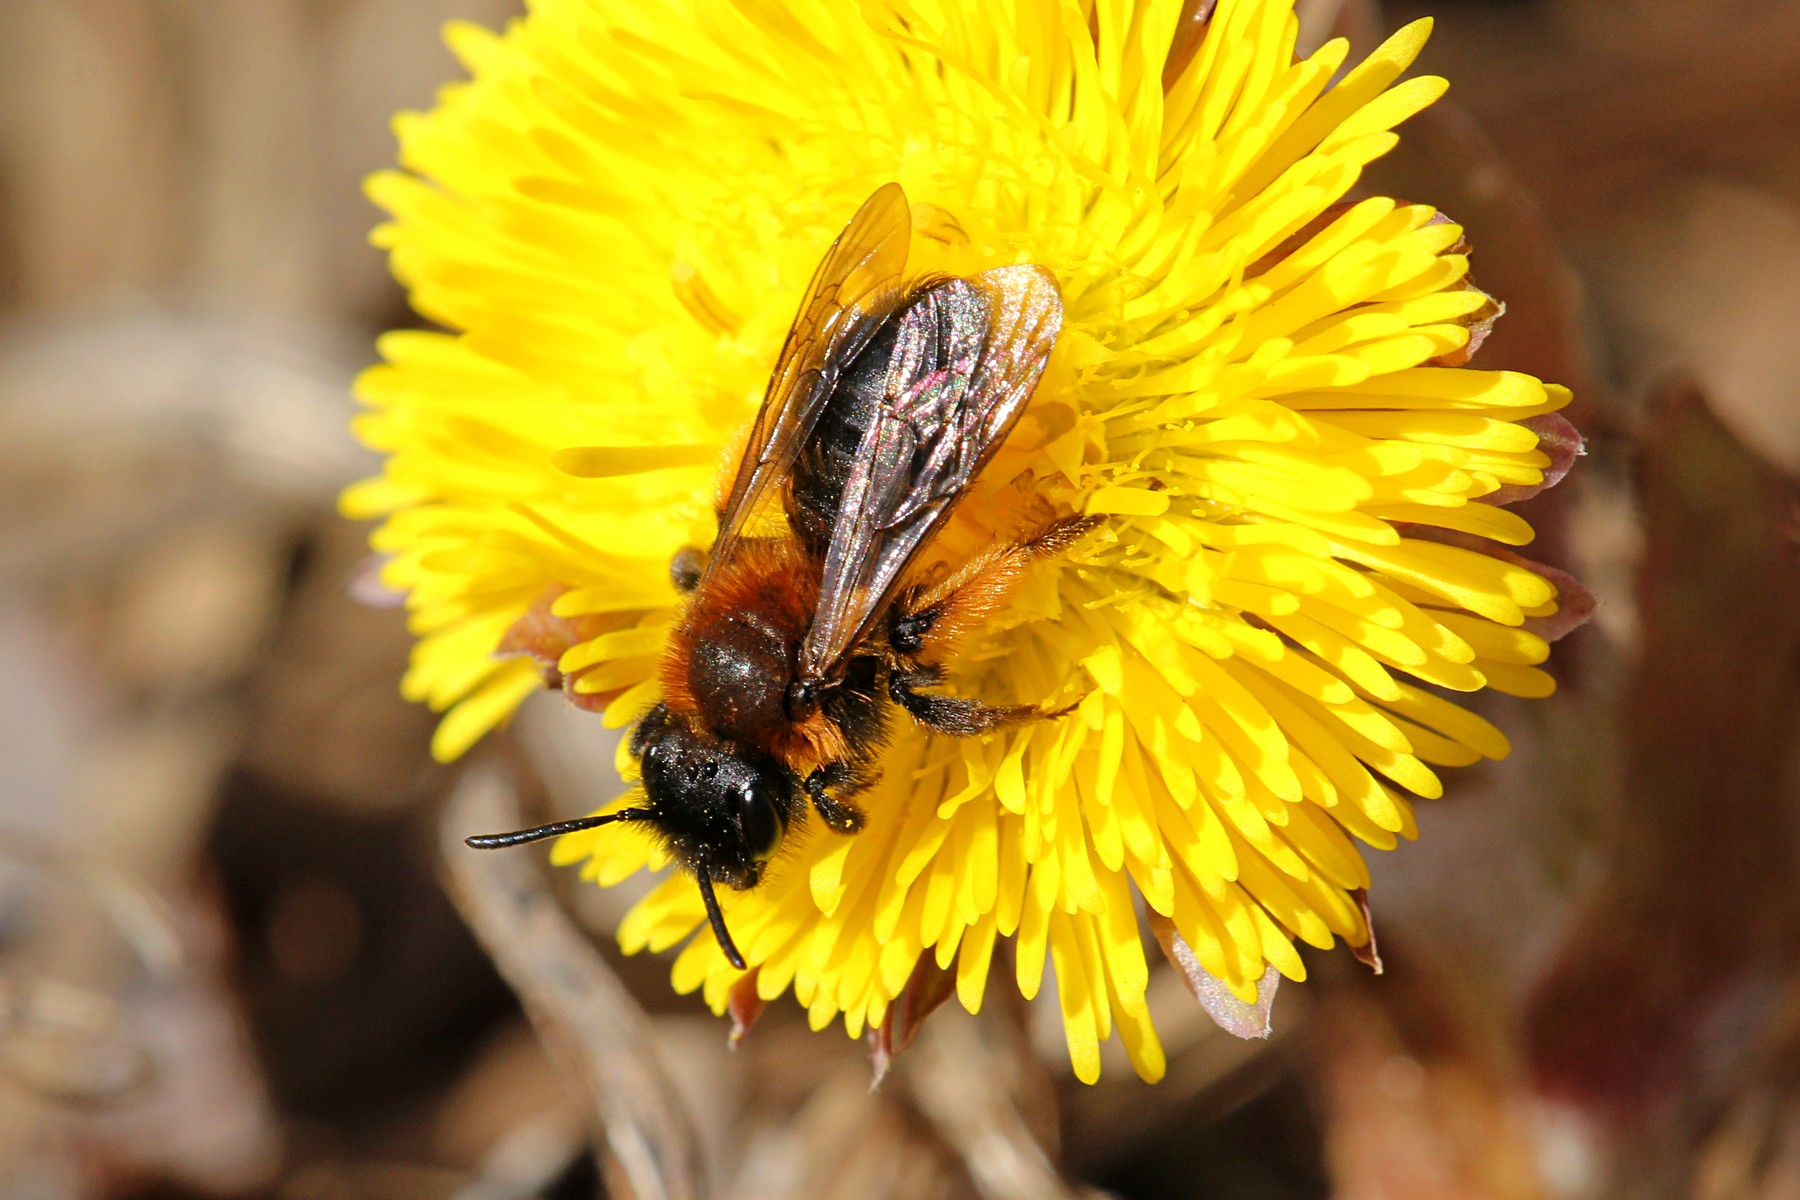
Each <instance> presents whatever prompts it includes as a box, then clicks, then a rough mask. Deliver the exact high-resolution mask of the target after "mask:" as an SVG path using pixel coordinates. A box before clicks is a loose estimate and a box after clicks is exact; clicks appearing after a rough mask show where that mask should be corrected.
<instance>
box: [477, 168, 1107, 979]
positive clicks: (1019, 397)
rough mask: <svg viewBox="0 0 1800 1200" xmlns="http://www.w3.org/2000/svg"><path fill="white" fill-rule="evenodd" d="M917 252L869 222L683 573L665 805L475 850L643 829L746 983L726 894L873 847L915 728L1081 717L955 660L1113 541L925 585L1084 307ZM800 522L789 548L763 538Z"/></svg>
mask: <svg viewBox="0 0 1800 1200" xmlns="http://www.w3.org/2000/svg"><path fill="white" fill-rule="evenodd" d="M911 236H912V216H911V211H910V209H909V207H908V204H907V200H906V194H905V192H904V191H902V190H901V188H900V186H899V185H898V184H894V183H890V184H887V185H886V186H884V187H882V188H880V189H879V190H877V191H876V192H875V193H874V195H872V196H870V197H869V199H868V200H867V201H865V202H864V204H863V205H862V207H861V208H860V209H859V210H858V211H857V213H856V215H855V216H854V217H853V218H851V220H850V223H849V225H847V226H846V227H845V229H844V231H843V233H842V234H841V235H840V236H839V237H838V239H837V241H836V242H835V243H833V245H832V247H831V249H830V250H829V251H828V252H827V254H826V255H825V258H824V260H823V261H822V262H821V263H820V264H819V267H818V269H817V271H816V272H815V273H814V276H813V279H812V282H811V284H810V285H809V287H808V289H807V292H806V296H805V298H804V299H803V300H802V302H801V305H800V311H799V313H798V315H797V316H796V318H795V320H794V324H793V327H792V329H791V331H790V332H789V334H788V337H787V341H786V343H785V344H784V346H783V348H782V351H781V355H780V358H779V360H778V361H777V363H776V366H775V370H774V374H773V375H772V376H771V378H770V381H769V386H768V391H767V393H766V395H765V398H764V400H763V404H762V408H761V410H760V411H759V412H758V413H757V416H756V420H755V422H754V424H753V425H752V426H751V429H750V434H749V439H748V442H747V444H746V446H745V450H744V454H743V458H742V460H741V462H740V464H739V466H738V468H737V471H736V474H735V475H734V476H733V477H732V481H731V486H730V488H729V491H728V492H725V493H724V500H723V503H722V505H721V506H720V509H719V513H718V530H719V532H718V537H717V539H716V540H715V542H714V544H713V547H712V550H711V551H710V553H709V554H707V555H706V556H705V557H704V560H702V559H701V558H700V556H699V555H698V554H697V553H694V552H691V551H684V552H683V553H682V554H679V555H677V556H676V561H675V563H674V565H673V567H672V575H673V577H674V578H675V580H676V582H677V586H679V587H682V588H683V590H685V591H687V592H688V598H687V603H686V607H685V609H684V611H683V613H682V615H681V617H680V619H679V620H678V622H677V624H676V625H675V627H674V629H673V630H672V632H671V636H670V638H669V642H668V646H667V649H666V651H665V654H664V657H663V660H662V663H661V684H662V695H663V699H662V701H661V702H660V703H658V704H657V705H656V706H655V707H654V708H652V709H651V710H650V711H649V712H648V713H647V714H646V715H645V716H644V717H642V718H641V719H640V720H639V722H638V724H637V727H636V729H635V730H634V731H633V733H632V735H631V751H632V753H633V754H634V755H636V756H637V757H638V759H639V762H640V763H641V766H642V780H643V795H644V799H643V801H642V803H640V804H638V805H636V806H634V807H629V808H625V809H622V810H620V811H617V812H613V813H608V814H604V815H599V816H591V817H584V818H581V819H579V820H573V821H559V822H556V823H554V824H550V825H543V826H539V827H537V828H534V829H525V830H520V831H518V832H516V833H504V834H493V835H488V836H484V837H473V838H470V839H468V844H469V845H471V846H474V847H476V848H480V849H489V848H496V847H502V846H514V845H519V844H521V843H524V842H530V841H536V840H537V839H539V838H545V837H553V836H556V835H558V834H563V833H572V832H575V831H578V830H583V829H592V828H595V827H596V826H600V825H606V824H610V823H613V822H628V823H631V824H637V825H642V826H644V827H645V828H646V829H647V830H648V831H650V832H651V833H652V834H653V835H655V836H656V837H658V838H659V839H660V840H661V841H662V842H663V844H664V845H665V847H666V848H667V849H668V850H669V852H670V857H671V858H672V859H673V860H674V861H675V862H676V863H677V864H678V865H679V866H680V867H682V868H683V869H685V870H686V871H687V872H688V873H690V874H691V875H692V876H693V878H694V879H695V881H696V882H697V883H698V885H699V888H700V897H701V900H702V902H703V903H704V905H705V908H706V915H707V920H708V922H709V923H710V925H711V927H712V931H713V934H714V936H715V937H717V939H718V942H719V947H720V949H721V950H723V951H724V954H725V957H726V958H727V959H729V960H730V962H731V963H732V965H733V966H735V967H737V968H738V969H740V970H742V969H743V968H744V965H745V962H744V957H743V955H742V954H741V953H739V951H738V948H737V946H736V944H735V943H734V942H733V941H732V938H731V935H730V932H729V931H728V930H727V929H726V926H725V919H724V917H723V915H722V914H721V912H720V909H719V902H718V898H717V895H716V894H715V888H716V887H718V886H724V887H730V888H735V889H740V890H741V889H746V888H753V887H755V886H756V885H757V883H758V882H759V881H760V880H761V878H762V876H763V871H764V868H765V866H766V865H767V863H768V862H769V861H770V859H771V858H773V857H774V855H775V854H776V852H777V851H778V850H779V849H780V847H781V845H782V842H783V840H784V839H785V838H786V836H787V834H788V832H789V831H790V830H791V829H793V828H794V827H795V826H796V825H798V824H799V823H800V822H802V821H803V820H805V819H806V814H807V810H808V809H809V808H810V809H811V810H813V811H816V812H817V813H818V815H819V818H820V819H821V820H822V821H823V822H824V823H825V825H826V826H827V827H828V828H829V829H831V830H833V831H835V832H837V833H840V834H854V833H856V832H858V831H859V830H861V829H862V827H863V824H864V814H863V812H862V810H861V809H860V808H859V807H857V804H856V797H857V796H858V795H859V794H860V793H862V792H863V791H865V790H866V789H867V788H868V787H869V786H870V785H871V784H872V783H873V782H874V780H875V779H876V778H877V776H878V767H879V758H880V751H881V748H882V746H883V745H884V743H885V741H886V737H887V732H888V726H889V723H890V720H891V719H892V718H893V715H894V711H893V710H895V709H898V710H900V711H901V712H903V713H905V714H906V715H907V716H908V717H909V718H910V719H911V720H913V721H915V722H917V723H918V724H919V725H921V726H923V727H924V728H926V729H928V730H930V731H932V732H935V733H941V734H947V735H951V736H956V737H967V736H971V735H975V734H980V733H984V732H987V731H990V730H994V729H999V728H1002V727H1005V726H1009V725H1017V724H1020V723H1022V722H1027V721H1037V720H1043V719H1046V718H1050V717H1055V716H1059V715H1061V712H1062V711H1067V710H1060V711H1051V710H1048V709H1045V708H1041V707H1038V706H1034V705H1017V704H1008V705H996V704H987V703H983V702H981V701H979V700H974V699H970V698H967V697H962V696H955V695H951V694H948V693H945V692H943V691H941V690H939V686H940V685H941V684H942V682H943V679H944V674H945V671H944V662H945V658H946V655H947V653H948V649H949V647H950V645H951V643H953V642H954V641H955V639H956V638H957V637H958V636H959V635H960V634H962V633H965V632H967V631H968V630H970V629H972V628H974V627H977V626H979V625H980V623H981V622H982V621H983V620H984V619H985V618H987V617H988V616H990V615H991V614H993V613H994V612H996V611H998V610H999V609H1000V608H1001V607H1003V606H1004V604H1005V603H1006V600H1007V598H1008V597H1009V595H1010V594H1011V592H1012V591H1013V589H1014V587H1015V586H1016V584H1017V583H1018V582H1019V581H1020V579H1021V578H1022V577H1023V575H1024V573H1025V571H1026V570H1027V569H1028V567H1029V566H1030V565H1031V564H1032V563H1033V562H1035V561H1038V560H1041V559H1045V558H1048V557H1051V556H1054V555H1057V554H1060V553H1062V552H1064V551H1066V550H1067V549H1068V548H1069V547H1070V546H1071V545H1073V544H1074V542H1075V541H1076V540H1078V539H1079V538H1080V537H1081V536H1082V535H1083V534H1085V533H1086V532H1087V531H1088V530H1089V529H1090V528H1091V527H1092V526H1093V525H1094V524H1095V523H1096V520H1095V519H1094V518H1084V517H1065V518H1062V519H1059V520H1053V521H1051V522H1049V523H1048V524H1046V525H1044V526H1042V527H1041V528H1039V529H1037V530H1036V531H1035V532H1032V533H1031V534H1029V535H1028V536H1025V537H1023V538H1020V539H1018V540H1015V541H1012V542H1010V543H1006V544H997V545H995V546H992V547H990V548H989V549H988V550H986V551H985V552H983V553H982V554H980V555H978V556H977V557H975V558H974V559H973V560H971V561H968V562H965V563H963V564H961V565H960V566H958V567H955V568H954V569H951V568H949V567H947V566H939V567H938V568H937V569H936V571H935V572H921V571H919V570H917V569H916V567H917V564H918V563H919V561H920V555H921V552H922V551H923V550H924V549H925V548H926V547H927V546H928V545H929V544H930V543H931V539H932V536H933V535H934V534H935V533H937V532H938V530H940V529H941V528H942V527H943V525H944V522H945V521H946V520H947V519H948V518H949V516H950V514H951V513H952V512H954V511H955V509H956V506H957V503H958V502H959V501H960V500H961V499H962V497H963V495H964V494H965V493H966V492H967V490H968V488H969V485H970V483H971V482H972V481H973V480H974V479H975V478H976V476H977V475H978V474H979V473H980V472H981V469H982V468H983V466H985V465H986V464H987V462H988V460H989V459H990V458H991V457H992V456H993V454H994V452H995V451H996V450H997V449H998V448H999V446H1000V444H1001V443H1002V442H1004V441H1005V440H1006V436H1007V434H1008V433H1009V432H1010V431H1011V430H1012V428H1013V426H1014V424H1015V423H1016V422H1017V420H1018V418H1019V414H1020V413H1021V411H1023V409H1024V407H1025V405H1026V402H1027V401H1028V400H1029V399H1030V397H1031V395H1032V393H1033V391H1034V390H1035V389H1036V387H1037V385H1038V381H1039V379H1040V378H1041V377H1042V375H1043V373H1044V368H1045V364H1046V363H1047V362H1048V360H1049V357H1050V353H1051V350H1052V349H1053V348H1054V346H1055V344H1056V339H1057V336H1058V334H1059V333H1060V331H1061V328H1062V312H1063V306H1062V293H1061V290H1060V288H1059V287H1058V285H1057V281H1056V278H1055V276H1054V275H1052V274H1051V273H1050V272H1049V271H1048V270H1046V269H1044V268H1043V267H1039V266H1030V265H1025V266H1011V267H1000V268H996V269H993V270H989V271H984V272H981V273H979V274H976V275H973V276H971V277H969V278H960V277H926V278H922V279H917V280H914V281H911V282H908V281H907V280H906V262H907V256H908V249H909V243H910V240H911ZM721 490H722V491H723V490H724V489H721ZM777 505H779V507H780V509H781V511H782V513H783V515H784V516H785V518H786V520H785V531H784V532H781V533H779V534H771V533H767V532H762V531H764V530H766V529H767V528H769V527H770V526H771V525H774V524H776V523H775V522H772V521H770V520H768V519H766V518H765V513H766V512H768V510H772V509H774V508H775V507H776V506H777ZM753 529H754V530H757V531H758V532H752V530H753Z"/></svg>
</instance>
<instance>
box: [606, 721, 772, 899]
mask: <svg viewBox="0 0 1800 1200" xmlns="http://www.w3.org/2000/svg"><path fill="white" fill-rule="evenodd" d="M655 716H657V714H652V717H647V718H645V721H644V724H643V725H642V726H640V728H639V732H638V737H637V739H636V741H637V745H636V747H635V749H637V750H638V752H639V753H640V754H641V755H642V758H643V775H644V792H645V795H646V796H648V798H649V806H648V807H649V808H650V810H651V813H652V820H651V822H650V823H651V824H653V825H654V826H655V827H656V829H657V831H658V832H659V833H661V834H662V836H663V837H664V838H665V839H667V841H668V843H669V847H670V849H671V850H672V851H673V852H674V854H675V856H676V857H677V858H678V859H679V860H680V861H681V862H682V864H683V865H684V866H686V867H688V868H689V869H690V870H694V871H698V870H700V869H702V866H704V869H705V870H706V872H707V874H708V876H709V877H710V878H711V879H713V880H714V881H715V882H717V883H722V884H725V885H727V886H729V887H733V888H738V889H743V888H750V887H755V886H756V884H757V882H758V881H759V880H760V879H761V878H762V871H763V865H764V864H765V863H767V862H768V861H769V859H771V858H773V857H774V855H775V852H776V850H777V849H779V848H780V846H781V840H782V838H783V836H784V835H785V834H786V833H787V823H788V814H789V812H790V811H791V810H792V808H793V806H794V803H795V801H794V794H795V791H796V789H795V786H794V782H793V780H791V779H790V778H789V777H788V775H787V773H786V772H785V771H783V770H782V769H781V768H780V767H779V766H778V765H776V764H775V763H773V762H771V761H768V760H765V759H761V758H757V757H753V756H751V755H747V754H744V753H742V752H740V751H733V750H731V749H729V748H727V747H726V746H725V745H723V744H721V743H719V742H718V741H716V740H715V739H713V738H710V737H708V736H706V735H705V734H702V733H700V732H698V731H696V730H694V729H692V728H690V727H689V726H688V725H687V724H686V723H685V722H681V721H678V720H676V719H673V718H671V717H668V716H667V715H666V714H663V716H662V719H661V720H653V719H652V718H653V717H655Z"/></svg>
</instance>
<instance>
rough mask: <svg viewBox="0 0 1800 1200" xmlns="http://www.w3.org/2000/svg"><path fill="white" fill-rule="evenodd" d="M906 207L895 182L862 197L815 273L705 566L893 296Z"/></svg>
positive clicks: (777, 471)
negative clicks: (859, 206) (866, 197)
mask: <svg viewBox="0 0 1800 1200" xmlns="http://www.w3.org/2000/svg"><path fill="white" fill-rule="evenodd" d="M911 238H912V213H911V210H910V209H909V208H908V206H907V203H906V193H905V192H904V191H902V190H901V188H900V185H899V184H897V183H889V184H884V185H883V186H882V187H880V188H878V189H876V191H875V194H874V195H872V196H870V197H869V198H868V199H867V200H865V201H863V206H862V207H861V208H859V209H857V211H856V215H855V216H854V217H851V218H850V223H849V224H848V225H846V226H845V227H844V232H843V233H841V234H839V235H838V239H837V241H835V242H833V243H832V245H831V249H830V250H829V251H827V252H826V254H825V258H824V259H823V261H821V262H820V263H819V268H818V270H816V271H814V272H813V277H812V282H811V283H810V284H809V285H807V289H806V298H805V299H803V300H802V301H801V302H800V311H799V313H798V314H796V316H795V317H794V325H793V328H792V329H790V330H789V331H788V336H787V341H786V342H785V343H783V345H782V347H781V357H780V358H779V359H778V360H777V361H776V363H775V371H774V374H772V375H771V376H770V377H769V390H768V391H767V392H766V393H765V394H764V396H763V403H762V408H761V409H759V410H758V411H757V414H756V423H755V424H754V425H753V426H751V429H750V437H749V440H748V441H747V442H746V443H745V445H744V457H743V459H742V460H741V461H740V462H739V463H738V469H737V474H736V476H734V477H733V479H732V483H731V492H730V494H729V496H728V497H727V498H726V501H725V506H724V508H723V509H722V510H721V511H720V513H719V537H718V541H717V542H715V543H714V545H713V549H712V554H711V556H710V557H709V558H708V559H707V569H706V573H707V574H709V575H710V574H711V573H712V571H713V570H714V569H715V568H716V567H717V566H718V565H719V564H720V563H722V562H723V561H724V560H726V559H727V558H729V557H730V555H731V548H732V546H733V544H735V543H736V541H737V540H738V538H740V537H741V536H742V535H743V530H744V525H745V523H746V522H747V521H748V520H749V519H750V517H751V515H752V514H753V513H754V512H756V510H757V508H758V506H759V505H760V504H761V502H762V500H763V498H764V497H765V496H767V495H768V494H769V492H770V490H771V489H772V488H773V487H774V486H775V484H776V483H777V482H778V481H780V480H781V479H783V478H785V477H786V476H787V475H788V474H789V472H791V471H792V469H793V465H794V460H795V459H796V458H797V457H798V456H799V454H800V448H801V446H803V445H804V444H805V442H806V439H807V436H808V435H809V434H810V433H811V432H812V429H813V426H814V425H815V424H817V422H818V419H819V414H820V412H821V411H823V409H824V404H825V399H826V397H827V396H829V395H830V394H831V388H832V385H833V384H834V383H835V382H836V380H837V375H838V371H839V370H840V369H841V368H842V367H843V365H844V364H845V363H847V362H849V361H850V360H851V359H853V358H855V357H856V354H857V352H858V351H859V350H861V349H862V348H863V346H864V345H866V344H867V343H868V340H869V338H870V336H871V335H872V334H873V333H874V332H875V330H876V328H877V327H878V326H879V325H880V323H881V318H882V317H884V316H885V315H887V313H888V312H889V311H890V310H891V309H892V308H893V305H894V303H895V301H896V300H897V299H898V298H899V296H900V276H901V273H902V272H903V271H904V270H905V269H906V254H907V248H908V244H909V242H910V241H911Z"/></svg>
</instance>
